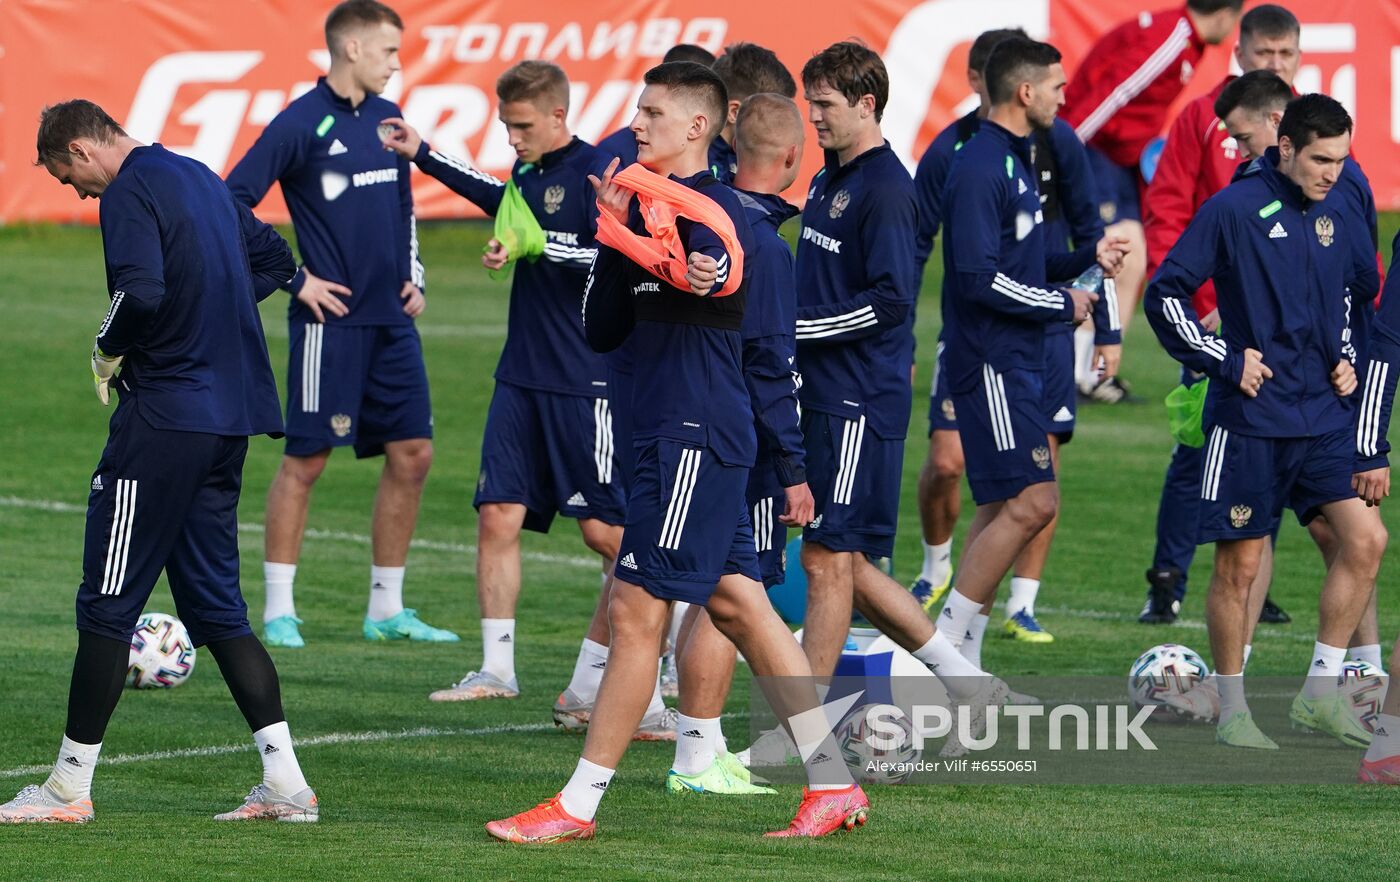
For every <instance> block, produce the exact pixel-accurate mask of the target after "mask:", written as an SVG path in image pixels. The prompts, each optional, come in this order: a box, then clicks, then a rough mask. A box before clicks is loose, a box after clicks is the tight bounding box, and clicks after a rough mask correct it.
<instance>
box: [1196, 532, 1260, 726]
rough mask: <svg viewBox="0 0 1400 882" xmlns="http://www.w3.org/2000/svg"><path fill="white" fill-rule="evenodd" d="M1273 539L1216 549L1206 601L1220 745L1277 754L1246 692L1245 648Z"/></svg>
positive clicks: (1219, 545)
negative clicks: (1255, 588)
mask: <svg viewBox="0 0 1400 882" xmlns="http://www.w3.org/2000/svg"><path fill="white" fill-rule="evenodd" d="M1268 545H1269V537H1267V536H1261V537H1256V538H1249V539H1236V540H1232V541H1229V542H1224V541H1222V542H1217V543H1216V544H1215V568H1214V570H1213V571H1212V572H1211V577H1210V588H1209V593H1208V594H1207V596H1206V626H1207V629H1208V631H1209V634H1210V651H1211V657H1212V658H1213V659H1214V662H1215V678H1214V679H1215V683H1216V687H1217V689H1218V690H1219V692H1220V717H1219V723H1218V725H1217V727H1216V735H1215V737H1216V741H1218V742H1220V743H1222V744H1227V745H1230V746H1232V747H1246V748H1255V749H1261V750H1277V749H1278V745H1277V744H1275V743H1274V742H1273V741H1272V740H1271V739H1270V738H1269V737H1268V736H1267V735H1265V734H1264V733H1263V732H1261V731H1259V727H1258V726H1256V725H1255V724H1254V717H1253V716H1252V715H1251V714H1250V711H1249V704H1248V702H1247V701H1246V700H1245V693H1244V648H1245V646H1246V645H1247V643H1248V640H1249V634H1250V612H1251V610H1250V603H1249V598H1250V588H1251V585H1252V584H1253V583H1254V582H1255V581H1256V580H1257V578H1258V576H1259V568H1260V562H1261V560H1262V558H1263V556H1264V552H1265V549H1266V548H1267V547H1268Z"/></svg>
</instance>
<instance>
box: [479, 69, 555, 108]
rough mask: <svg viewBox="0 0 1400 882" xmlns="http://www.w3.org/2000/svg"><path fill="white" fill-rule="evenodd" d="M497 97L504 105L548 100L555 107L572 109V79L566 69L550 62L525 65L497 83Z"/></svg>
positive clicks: (508, 71) (505, 75) (502, 76)
mask: <svg viewBox="0 0 1400 882" xmlns="http://www.w3.org/2000/svg"><path fill="white" fill-rule="evenodd" d="M496 97H497V98H498V99H500V102H501V103H502V104H508V103H510V102H512V101H535V100H537V99H539V98H545V99H547V100H548V101H549V102H551V104H552V105H553V106H556V107H562V108H564V109H565V110H568V109H569V78H568V77H567V76H566V75H565V74H564V69H563V68H562V67H560V66H559V65H557V64H554V63H552V62H548V61H521V62H519V63H517V64H514V65H511V66H510V67H509V68H507V69H506V72H505V73H503V74H501V76H500V78H499V79H497V80H496Z"/></svg>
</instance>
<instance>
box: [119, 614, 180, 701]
mask: <svg viewBox="0 0 1400 882" xmlns="http://www.w3.org/2000/svg"><path fill="white" fill-rule="evenodd" d="M194 658H195V651H194V644H193V643H192V642H190V632H189V631H186V630H185V626H184V625H183V624H181V622H180V620H179V619H177V618H175V617H174V616H168V615H166V614H164V613H146V614H145V615H143V616H141V619H140V621H138V622H137V623H136V630H135V631H133V632H132V634H131V655H130V656H129V658H128V661H127V663H126V685H127V687H128V688H131V689H173V688H175V687H176V686H179V685H180V684H181V683H183V682H185V681H186V680H188V679H189V676H190V674H191V673H192V672H193V671H194Z"/></svg>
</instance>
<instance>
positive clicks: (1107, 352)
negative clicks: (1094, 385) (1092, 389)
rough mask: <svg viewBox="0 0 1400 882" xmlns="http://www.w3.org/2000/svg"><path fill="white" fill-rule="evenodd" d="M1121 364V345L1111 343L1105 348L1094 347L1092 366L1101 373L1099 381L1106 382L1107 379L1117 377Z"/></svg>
mask: <svg viewBox="0 0 1400 882" xmlns="http://www.w3.org/2000/svg"><path fill="white" fill-rule="evenodd" d="M1122 363H1123V344H1122V343H1113V344H1110V345H1105V346H1095V347H1094V361H1093V364H1094V365H1095V366H1097V367H1098V368H1099V370H1100V371H1102V373H1101V374H1100V376H1099V379H1100V380H1107V379H1108V378H1109V377H1116V376H1118V366H1119V365H1120V364H1122Z"/></svg>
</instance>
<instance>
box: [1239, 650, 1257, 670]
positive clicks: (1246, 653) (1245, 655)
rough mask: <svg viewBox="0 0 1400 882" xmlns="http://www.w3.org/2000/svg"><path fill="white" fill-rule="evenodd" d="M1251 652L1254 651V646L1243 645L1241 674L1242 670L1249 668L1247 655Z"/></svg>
mask: <svg viewBox="0 0 1400 882" xmlns="http://www.w3.org/2000/svg"><path fill="white" fill-rule="evenodd" d="M1253 651H1254V644H1253V643H1246V644H1245V645H1244V660H1243V661H1242V662H1240V673H1241V674H1243V673H1244V669H1245V668H1247V667H1249V654H1250V653H1251V652H1253Z"/></svg>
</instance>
